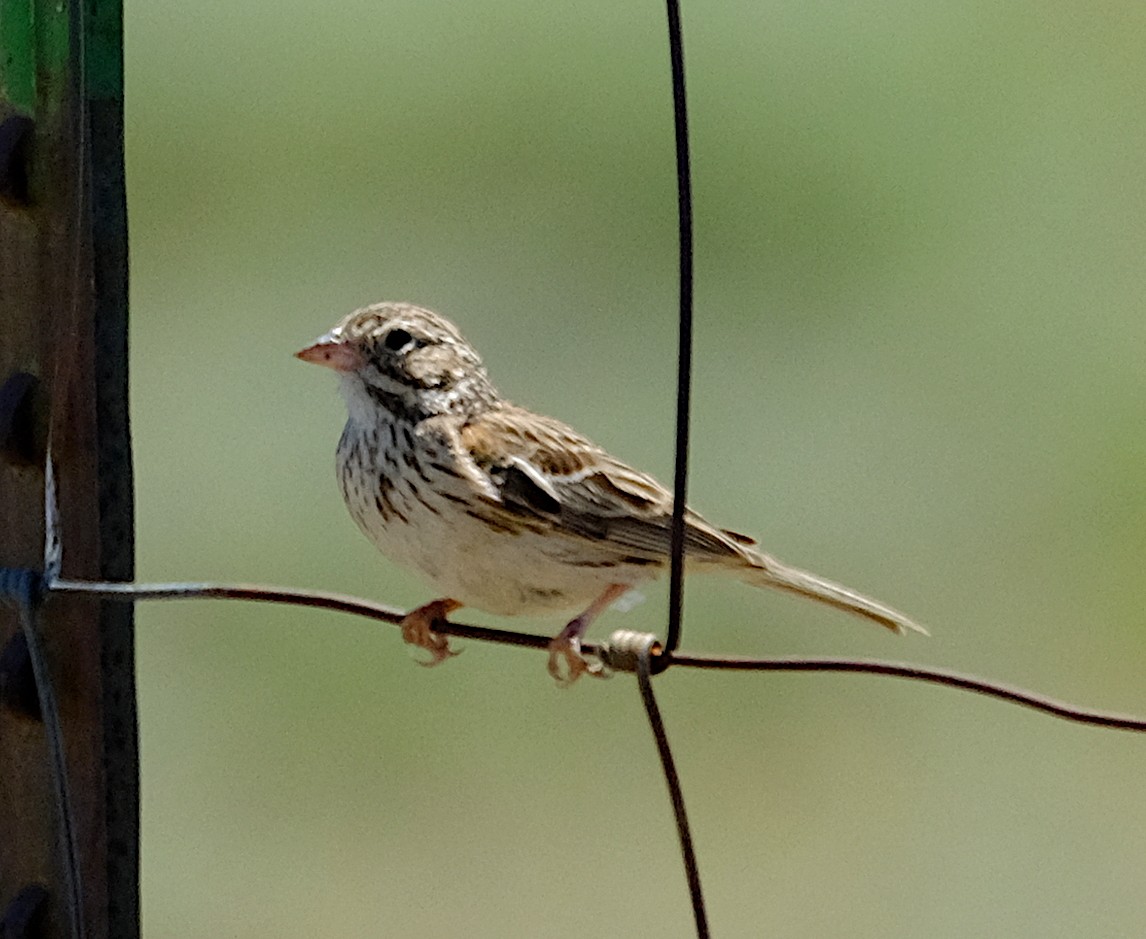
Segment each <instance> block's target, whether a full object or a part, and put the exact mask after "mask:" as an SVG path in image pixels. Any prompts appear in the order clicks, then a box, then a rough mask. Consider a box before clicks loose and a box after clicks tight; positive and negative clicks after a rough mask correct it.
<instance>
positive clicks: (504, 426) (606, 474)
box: [458, 406, 753, 561]
mask: <svg viewBox="0 0 1146 939" xmlns="http://www.w3.org/2000/svg"><path fill="white" fill-rule="evenodd" d="M458 435H459V443H460V444H461V445H462V447H463V449H464V450H465V451H466V452H468V454H469V456H470V457H471V459H472V460H473V463H474V465H475V466H476V468H477V469H479V470H480V471H481V473H482V475H483V476H484V477H485V478H486V479H488V480H489V481H490V483H491V485H492V489H493V491H495V492H496V501H497V503H498V504H499V507H500V508H501V509H503V510H504V511H506V512H507V513H510V514H512V515H514V516H516V517H518V518H520V519H522V520H533V521H537V522H542V523H544V524H546V526H547V527H548V528H550V529H551V530H554V531H558V532H561V533H563V534H567V535H573V536H577V537H580V538H585V539H589V540H592V541H604V540H608V541H609V542H610V543H612V544H613V545H616V546H618V547H621V548H623V549H626V550H629V551H632V552H633V554H634V556H636V557H640V558H642V559H645V560H656V561H660V560H663V559H664V558H665V557H666V556H667V555H668V552H669V544H670V541H671V527H672V493H670V492H669V491H668V490H667V489H665V488H664V486H662V485H661V484H660V483H658V482H657V481H656V480H655V479H653V477H651V476H649V475H647V474H645V473H640V472H638V471H637V470H635V469H632V468H631V467H629V466H626V465H625V464H624V463H622V462H621V461H620V460H617V459H616V458H614V457H612V456H610V455H609V454H608V453H606V452H605V451H604V450H602V449H601V448H600V447H598V446H597V445H596V444H594V443H593V442H592V441H590V440H588V439H586V438H585V437H583V436H581V435H580V434H578V433H577V432H576V431H575V430H573V429H572V428H571V427H568V426H567V425H565V424H563V423H561V422H560V421H556V420H554V419H552V418H548V417H542V416H540V415H537V414H533V413H531V412H529V411H526V410H524V409H522V408H517V407H514V406H506V407H503V408H499V409H497V410H494V411H489V412H487V413H485V414H482V415H480V416H479V417H476V418H474V419H472V420H470V421H467V422H466V423H465V424H463V425H462V426H461V427H459V428H458ZM752 543H753V542H752V539H750V538H748V537H746V536H744V535H737V534H735V533H733V532H726V531H722V530H720V529H718V528H715V527H713V526H712V525H710V524H709V523H708V522H706V521H705V520H704V519H703V518H701V517H700V516H699V515H698V514H696V513H695V512H693V511H692V510H691V509H690V510H688V511H687V512H686V515H685V548H686V550H687V551H688V553H689V555H690V556H692V557H694V558H697V559H711V560H716V559H718V558H729V557H734V556H737V557H743V556H744V548H742V547H740V546H741V545H747V544H752Z"/></svg>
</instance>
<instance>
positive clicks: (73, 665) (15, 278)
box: [0, 0, 139, 939]
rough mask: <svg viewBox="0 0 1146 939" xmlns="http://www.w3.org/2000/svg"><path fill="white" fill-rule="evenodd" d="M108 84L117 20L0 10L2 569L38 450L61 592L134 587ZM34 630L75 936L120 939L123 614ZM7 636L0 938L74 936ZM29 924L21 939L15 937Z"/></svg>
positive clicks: (51, 602) (31, 527)
mask: <svg viewBox="0 0 1146 939" xmlns="http://www.w3.org/2000/svg"><path fill="white" fill-rule="evenodd" d="M122 76H123V70H122V7H121V0H110V2H109V0H65V2H63V3H60V2H57V0H0V383H4V382H8V381H9V380H10V379H12V383H10V384H6V385H5V386H4V387H5V389H6V390H5V392H4V393H0V566H5V567H26V568H32V569H35V570H41V569H42V558H43V550H44V544H43V541H44V494H43V488H44V472H43V466H44V463H43V456H44V452H45V448H46V447H47V446H48V442H49V439H50V447H51V453H52V459H53V463H54V466H55V475H56V480H57V488H58V493H59V515H60V533H61V536H62V540H63V564H62V572H61V573H62V576H65V577H76V578H92V579H98V580H130V579H131V578H132V576H133V563H134V562H133V557H134V554H133V504H132V486H131V449H130V439H129V434H128V420H127V225H126V210H125V200H124V177H123V94H122V88H123V78H122ZM21 375H22V376H32V379H34V381H32V380H30V379H28V378H27V377H19V376H21ZM13 376H17V377H16V378H14V379H13ZM40 630H41V633H42V635H43V637H44V641H45V644H46V648H47V653H48V662H49V667H50V671H51V674H52V678H53V684H54V687H55V692H56V696H57V698H58V701H59V711H60V717H61V721H62V727H63V742H64V747H65V751H66V757H67V769H68V779H69V785H70V789H71V794H72V803H73V811H74V817H75V826H76V843H77V846H78V853H79V859H80V865H79V866H80V881H81V884H82V896H81V900H80V906H81V909H80V910H78V911H77V912H78V917H77V920H78V922H79V924H80V931H81V933H82V935H84V936H85V937H87V939H133V937H138V935H139V900H138V893H139V888H138V754H137V747H136V715H135V686H134V639H133V619H132V608H131V606H130V605H127V604H100V603H98V602H95V601H91V600H86V599H84V598H74V597H68V598H63V597H50V598H49V599H48V601H47V602H46V604H45V605H44V607H43V608H42V611H41V617H40ZM18 633H19V627H18V623H17V620H16V617H15V616H14V615H13V614H12V613H11V612H10V611H9V610H8V609H7V608H6V607H0V649H3V654H2V655H0V680H2V681H3V682H5V683H6V685H7V687H6V688H0V699H2V700H3V702H4V706H2V707H0V916H7V917H8V919H7V921H6V922H5V924H4V929H5V930H7V931H4V935H9V934H11V935H16V934H18V933H19V934H21V935H24V934H26V935H29V936H32V935H35V936H43V937H51V939H55V937H64V936H71V935H73V933H74V930H73V928H72V922H73V916H72V911H71V910H69V908H68V902H69V901H68V897H67V895H66V892H65V891H64V890H63V889H62V885H63V884H64V883H65V882H66V877H65V876H64V874H63V872H62V870H61V864H62V863H63V861H64V858H63V856H62V855H61V852H60V851H59V848H58V845H59V838H58V831H59V829H58V825H59V818H58V812H57V806H56V805H55V804H54V801H53V796H52V791H53V790H52V784H51V778H50V772H49V762H48V754H47V748H46V743H45V738H44V726H43V724H42V723H41V722H40V721H39V720H38V719H36V718H35V717H34V716H32V715H29V713H27V711H28V710H29V708H24V709H23V710H22V709H21V707H20V706H19V701H20V700H21V698H20V689H21V683H24V685H23V687H24V688H25V690H26V682H27V680H28V675H27V672H26V671H25V670H24V666H23V664H22V663H21V659H20V649H21V643H20V641H19V639H18V638H15V637H17V636H18ZM23 700H25V701H26V700H28V696H27V695H26V694H25V696H24V699H23ZM30 710H32V711H34V708H30ZM36 885H39V887H41V888H43V890H39V891H38V890H37V888H36ZM37 903H39V908H37ZM29 919H31V920H33V921H34V922H35V924H36V925H35V930H36V931H32V927H31V926H29V927H28V929H27V932H26V933H24V932H19V930H20V926H21V923H22V922H27V921H28V920H29Z"/></svg>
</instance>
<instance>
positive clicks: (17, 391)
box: [0, 372, 43, 466]
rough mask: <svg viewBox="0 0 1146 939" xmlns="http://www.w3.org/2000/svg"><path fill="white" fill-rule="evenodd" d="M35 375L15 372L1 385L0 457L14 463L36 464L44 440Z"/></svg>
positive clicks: (38, 461)
mask: <svg viewBox="0 0 1146 939" xmlns="http://www.w3.org/2000/svg"><path fill="white" fill-rule="evenodd" d="M38 385H39V382H38V381H36V377H35V376H34V375H29V374H28V373H27V372H17V373H16V374H14V375H12V376H11V377H10V378H9V379H8V380H7V381H6V382H4V384H3V385H2V386H0V458H3V459H4V461H5V462H7V463H10V464H13V465H21V466H30V465H37V464H39V463H40V462H41V460H42V459H43V441H42V439H41V438H42V433H41V432H40V428H41V425H42V422H41V421H39V420H38V419H37V413H36V411H37V409H36V388H37V386H38Z"/></svg>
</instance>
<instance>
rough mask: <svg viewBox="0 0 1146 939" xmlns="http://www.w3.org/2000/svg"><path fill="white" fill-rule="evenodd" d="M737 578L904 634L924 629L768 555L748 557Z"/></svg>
mask: <svg viewBox="0 0 1146 939" xmlns="http://www.w3.org/2000/svg"><path fill="white" fill-rule="evenodd" d="M737 574H738V575H739V577H740V579H741V580H743V581H744V582H745V583H748V584H752V586H754V587H771V588H773V589H775V590H785V591H787V592H788V593H794V594H798V595H799V596H801V597H807V598H808V599H810V600H818V601H819V602H820V603H826V604H827V605H828V606H834V607H835V608H836V609H838V610H844V611H845V612H847V613H853V614H855V615H856V616H862V617H864V618H865V619H870V620H874V621H875V622H877V623H879V624H880V625H881V626H885V627H886V628H888V629H890V630H891V631H892V632H896V633H905V632H907V631H909V630H910V631H911V632H917V633H922V634H923V635H925V636H927V635H930V633H928V632H927V630H926V629H924V628H923V627H922V626H920V625H919V624H918V623H916V622H915V621H914V620H912V619H910V618H909V617H907V616H904V615H903V614H902V613H900V612H899V611H898V610H893V609H892V608H891V607H889V606H885V605H884V604H882V603H880V602H879V601H878V600H873V599H871V598H870V597H865V596H864V595H863V594H862V593H856V591H854V590H852V589H851V588H850V587H845V586H843V585H842V584H837V583H834V582H833V581H830V580H825V579H824V578H823V577H819V576H817V575H816V574H812V573H809V572H808V571H802V570H800V569H799V568H796V567H789V566H788V565H787V564H783V563H781V562H780V561H777V560H776V559H775V558H772V557H769V556H768V555H764V554H759V555H756V556H755V557H753V558H752V564H751V566H749V567H743V568H741V569H740V570H739V571H737Z"/></svg>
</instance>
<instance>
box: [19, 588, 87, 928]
mask: <svg viewBox="0 0 1146 939" xmlns="http://www.w3.org/2000/svg"><path fill="white" fill-rule="evenodd" d="M0 587H2V588H3V590H2V593H3V595H4V596H5V597H7V598H10V599H11V600H12V601H13V602H14V603H15V605H16V608H17V612H18V614H19V617H20V627H21V629H22V630H23V633H24V642H25V644H26V645H27V647H28V658H29V660H30V661H31V664H32V677H33V678H34V679H35V682H36V693H37V695H38V696H39V701H40V715H41V717H42V718H43V721H44V736H45V738H46V739H47V744H48V758H49V762H50V764H51V772H52V787H53V790H54V795H55V803H56V815H57V816H58V818H57V824H58V825H59V831H60V854H61V858H60V861H61V866H62V867H63V874H64V884H63V887H64V889H63V894H64V901H65V905H66V906H67V909H68V919H69V925H70V926H71V935H72V936H73V937H74V939H83V937H84V935H85V933H84V917H83V880H82V872H81V869H80V850H79V843H78V841H77V840H76V821H75V814H74V812H73V810H72V798H71V791H70V787H69V785H68V761H67V754H66V752H65V750H64V731H63V727H62V725H61V723H60V710H59V706H58V705H57V703H56V692H55V689H54V687H53V685H52V674H51V670H50V669H49V667H48V662H47V657H46V656H45V655H44V646H43V642H42V641H41V638H40V616H39V606H40V594H41V590H42V584H41V581H40V578H39V575H37V574H36V573H34V572H33V571H27V570H11V569H5V570H0Z"/></svg>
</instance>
